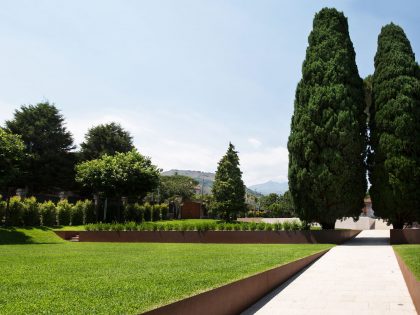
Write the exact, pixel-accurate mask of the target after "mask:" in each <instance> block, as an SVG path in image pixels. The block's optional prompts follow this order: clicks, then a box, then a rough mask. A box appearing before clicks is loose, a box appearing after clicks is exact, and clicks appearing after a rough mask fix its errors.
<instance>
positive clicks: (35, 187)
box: [6, 102, 75, 192]
mask: <svg viewBox="0 0 420 315" xmlns="http://www.w3.org/2000/svg"><path fill="white" fill-rule="evenodd" d="M6 127H7V128H8V129H9V130H10V131H11V132H12V133H14V134H18V135H20V136H21V139H22V140H23V142H24V144H25V147H26V152H27V153H28V154H29V155H28V161H27V163H26V165H25V176H24V177H22V178H21V181H22V182H23V183H24V184H25V185H27V186H29V187H30V188H31V190H32V191H35V192H44V191H48V190H51V189H52V188H56V187H60V188H62V189H64V188H70V187H71V186H72V184H73V181H74V164H75V155H74V153H72V152H71V150H73V149H74V145H73V138H72V135H71V133H70V132H69V131H68V130H67V129H66V128H65V126H64V118H63V116H62V115H61V114H60V113H59V111H58V109H57V108H56V107H55V106H54V105H52V104H49V103H48V102H46V103H39V104H37V105H35V106H33V105H29V106H22V107H21V108H20V109H19V110H16V111H15V113H14V118H13V120H10V121H6Z"/></svg>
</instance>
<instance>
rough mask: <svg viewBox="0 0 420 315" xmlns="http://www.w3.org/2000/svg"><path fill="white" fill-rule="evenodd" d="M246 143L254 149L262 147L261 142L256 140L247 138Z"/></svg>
mask: <svg viewBox="0 0 420 315" xmlns="http://www.w3.org/2000/svg"><path fill="white" fill-rule="evenodd" d="M248 142H249V143H250V144H251V145H252V146H253V147H254V148H256V149H258V148H259V147H260V146H261V145H262V143H261V141H260V140H258V139H256V138H248Z"/></svg>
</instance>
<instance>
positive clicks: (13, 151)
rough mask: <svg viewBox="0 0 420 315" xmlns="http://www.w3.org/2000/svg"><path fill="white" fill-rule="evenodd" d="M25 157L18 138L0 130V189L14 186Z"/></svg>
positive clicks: (20, 174) (23, 146)
mask: <svg viewBox="0 0 420 315" xmlns="http://www.w3.org/2000/svg"><path fill="white" fill-rule="evenodd" d="M25 157H26V156H25V144H24V143H23V141H22V140H21V138H20V136H18V135H15V134H12V133H10V132H7V131H6V130H4V129H2V128H0V189H1V188H3V189H4V188H8V187H10V186H14V185H16V181H17V180H18V178H19V177H20V176H22V165H23V162H24V160H25Z"/></svg>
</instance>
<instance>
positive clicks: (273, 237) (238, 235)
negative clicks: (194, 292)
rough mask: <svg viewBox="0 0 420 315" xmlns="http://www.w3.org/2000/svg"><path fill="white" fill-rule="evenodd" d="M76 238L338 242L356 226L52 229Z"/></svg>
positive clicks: (239, 242) (191, 241)
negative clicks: (333, 228)
mask: <svg viewBox="0 0 420 315" xmlns="http://www.w3.org/2000/svg"><path fill="white" fill-rule="evenodd" d="M55 233H56V234H57V235H58V236H60V237H61V238H63V239H71V237H73V236H76V235H79V241H80V242H145V243H148V242H152V243H215V244H342V243H344V242H346V241H348V240H350V239H352V238H353V237H355V236H356V235H357V234H359V233H360V231H359V230H320V231H306V230H305V231H55Z"/></svg>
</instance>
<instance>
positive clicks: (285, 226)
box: [283, 221, 292, 231]
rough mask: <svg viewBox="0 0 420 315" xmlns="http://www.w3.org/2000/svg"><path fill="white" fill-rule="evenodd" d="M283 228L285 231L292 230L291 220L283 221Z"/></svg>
mask: <svg viewBox="0 0 420 315" xmlns="http://www.w3.org/2000/svg"><path fill="white" fill-rule="evenodd" d="M283 229H284V230H285V231H290V230H292V223H291V222H289V221H285V222H283Z"/></svg>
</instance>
